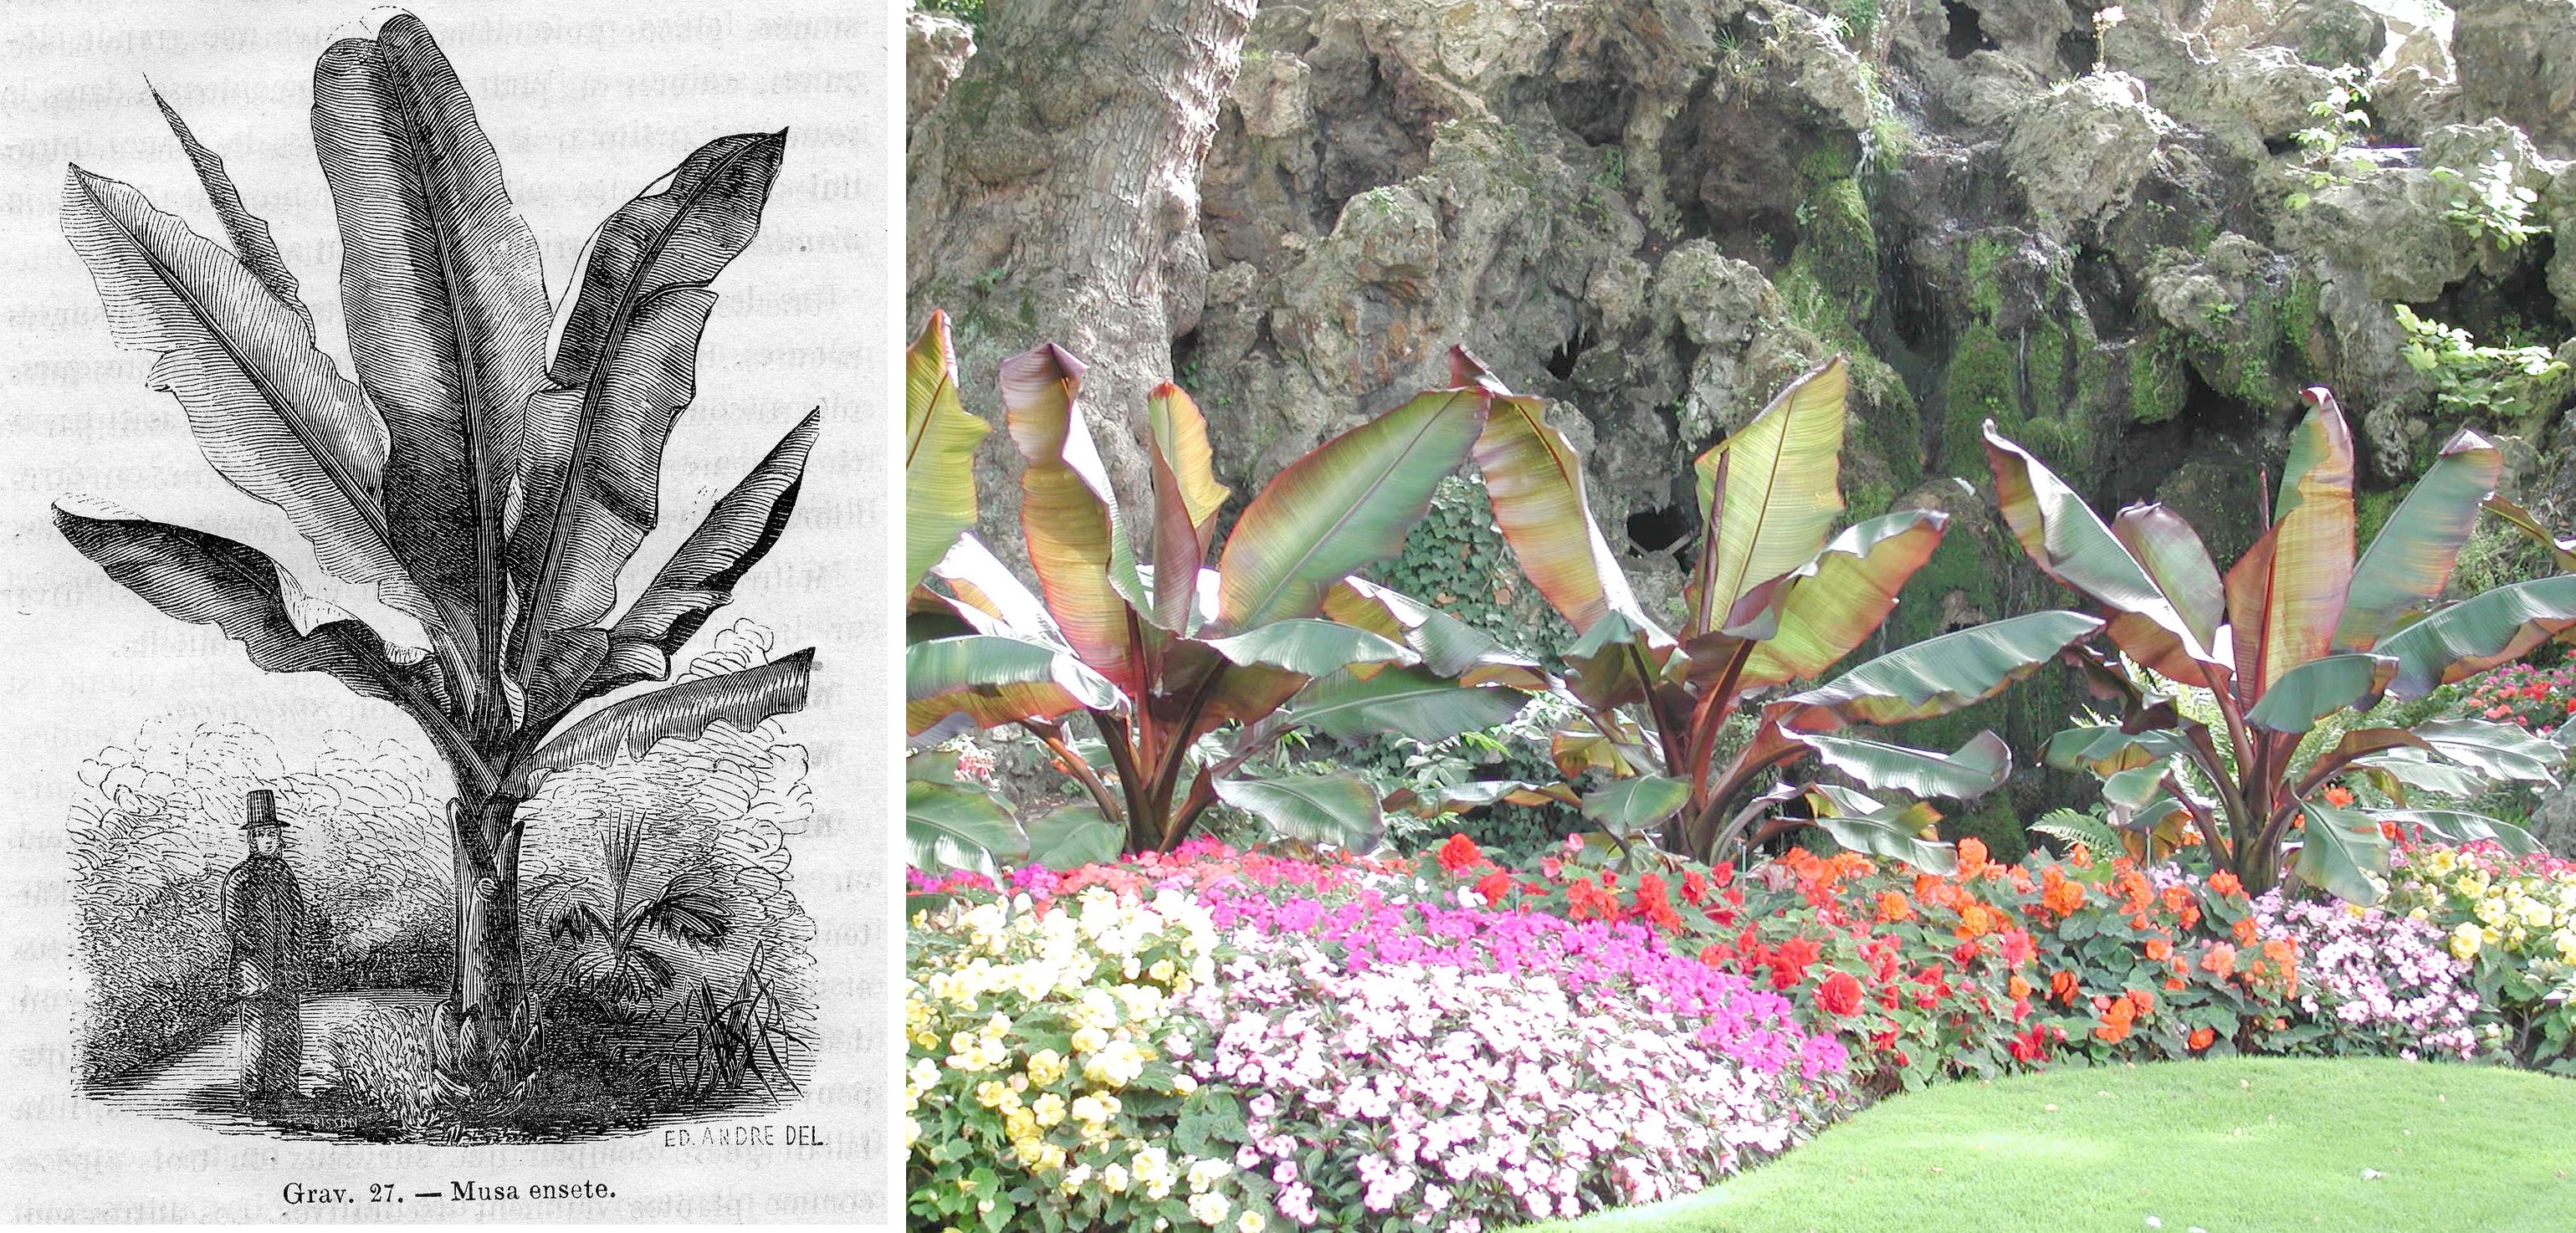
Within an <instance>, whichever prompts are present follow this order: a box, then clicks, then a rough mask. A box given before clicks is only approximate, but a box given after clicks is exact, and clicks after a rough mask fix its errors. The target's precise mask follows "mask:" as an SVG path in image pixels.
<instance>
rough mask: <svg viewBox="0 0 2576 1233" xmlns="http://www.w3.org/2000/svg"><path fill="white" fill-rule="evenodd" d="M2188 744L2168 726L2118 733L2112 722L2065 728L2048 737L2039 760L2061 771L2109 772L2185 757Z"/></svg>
mask: <svg viewBox="0 0 2576 1233" xmlns="http://www.w3.org/2000/svg"><path fill="white" fill-rule="evenodd" d="M2190 752H2191V745H2190V742H2188V741H2186V740H2185V739H2184V738H2183V736H2182V734H2181V733H2179V732H2175V731H2172V730H2171V729H2149V730H2147V731H2144V732H2122V731H2121V730H2120V729H2119V726H2118V725H2116V724H2098V725H2090V726H2086V727H2079V728H2068V729H2066V730H2064V731H2062V732H2059V733H2057V734H2056V735H2054V736H2051V737H2049V738H2048V743H2047V744H2046V745H2043V746H2041V748H2040V761H2042V762H2045V763H2047V764H2048V765H2050V766H2054V767H2059V768H2061V769H2064V770H2086V771H2091V772H2093V773H2094V774H2096V775H2110V774H2114V773H2116V772H2119V771H2125V770H2128V769H2129V768H2131V767H2135V766H2145V765H2147V764H2149V763H2151V762H2152V763H2158V764H2161V763H2163V762H2164V760H2166V759H2168V758H2179V757H2187V756H2189V755H2190Z"/></svg>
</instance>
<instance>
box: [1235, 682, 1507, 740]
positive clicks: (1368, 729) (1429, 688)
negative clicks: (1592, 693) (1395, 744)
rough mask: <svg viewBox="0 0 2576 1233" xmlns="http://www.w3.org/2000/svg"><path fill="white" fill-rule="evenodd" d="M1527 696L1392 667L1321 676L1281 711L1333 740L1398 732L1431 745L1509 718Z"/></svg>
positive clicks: (1492, 726)
mask: <svg viewBox="0 0 2576 1233" xmlns="http://www.w3.org/2000/svg"><path fill="white" fill-rule="evenodd" d="M1527 701H1528V695H1526V694H1523V693H1520V692H1518V691H1515V690H1508V689H1502V688H1499V687H1487V688H1477V687H1473V686H1462V685H1460V684H1458V683H1457V682H1456V681H1454V680H1449V679H1445V678H1443V677H1441V676H1439V675H1438V674H1436V673H1433V672H1431V671H1428V670H1426V669H1422V668H1391V669H1388V670H1386V671H1384V672H1380V673H1378V674H1376V675H1375V676H1371V677H1368V678H1366V679H1362V678H1360V677H1357V676H1353V675H1352V674H1350V673H1348V672H1336V673H1333V674H1331V675H1329V676H1322V677H1319V678H1317V679H1316V681H1315V682H1314V683H1313V684H1311V685H1308V686H1307V687H1306V688H1305V689H1304V690H1302V691H1300V692H1299V693H1298V695H1297V696H1296V697H1295V698H1292V699H1290V700H1289V703H1288V706H1287V707H1286V709H1285V710H1283V711H1282V712H1281V714H1282V715H1283V717H1285V718H1286V719H1287V720H1289V721H1290V722H1292V723H1297V724H1302V725H1304V726H1306V727H1310V728H1313V729H1315V730H1316V731H1318V732H1322V733H1324V734H1325V735H1327V736H1330V737H1333V738H1335V739H1336V740H1344V741H1352V740H1358V739H1361V738H1362V737H1365V736H1367V735H1369V734H1371V733H1376V732H1397V733H1401V734H1403V735H1405V736H1407V737H1410V738H1412V739H1414V740H1416V741H1420V742H1422V743H1423V744H1425V745H1432V744H1437V743H1439V742H1441V741H1445V740H1448V739H1450V738H1452V737H1455V736H1457V735H1458V734H1460V733H1462V732H1475V731H1480V730H1482V729H1486V728H1494V727H1500V726H1501V725H1503V724H1505V723H1509V722H1510V721H1511V718H1512V716H1514V715H1517V714H1519V713H1520V709H1521V706H1522V705H1523V704H1524V703H1525V702H1527Z"/></svg>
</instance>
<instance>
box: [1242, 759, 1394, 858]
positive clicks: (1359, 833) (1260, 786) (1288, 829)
mask: <svg viewBox="0 0 2576 1233" xmlns="http://www.w3.org/2000/svg"><path fill="white" fill-rule="evenodd" d="M1214 786H1215V788H1216V797H1217V799H1218V800H1221V801H1224V802H1225V803H1226V804H1229V805H1232V806H1234V807H1235V808H1237V809H1240V810H1242V811H1244V812H1245V813H1249V814H1251V815H1253V816H1255V817H1257V818H1260V819H1261V820H1262V821H1263V822H1266V823H1268V824H1269V827H1270V831H1271V833H1272V834H1274V835H1277V836H1278V837H1280V838H1284V839H1302V840H1304V841H1306V842H1308V843H1329V844H1334V845H1336V846H1339V847H1342V848H1347V849H1349V850H1351V851H1354V852H1367V851H1370V850H1372V849H1374V848H1376V847H1377V844H1378V840H1379V839H1380V838H1381V837H1382V836H1384V834H1385V833H1386V818H1385V815H1384V814H1382V813H1380V812H1379V810H1378V802H1377V789H1375V788H1372V787H1370V786H1369V785H1368V782H1367V781H1366V780H1363V779H1361V778H1360V777H1359V776H1357V775H1349V774H1341V773H1334V774H1326V775H1300V776H1294V777H1282V778H1277V779H1219V780H1217V781H1216V783H1215V785H1214Z"/></svg>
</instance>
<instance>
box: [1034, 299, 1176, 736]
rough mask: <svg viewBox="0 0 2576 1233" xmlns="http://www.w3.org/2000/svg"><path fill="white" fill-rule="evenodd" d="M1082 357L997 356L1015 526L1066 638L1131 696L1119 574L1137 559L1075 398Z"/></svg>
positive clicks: (1136, 692)
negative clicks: (1016, 481) (1014, 471)
mask: <svg viewBox="0 0 2576 1233" xmlns="http://www.w3.org/2000/svg"><path fill="white" fill-rule="evenodd" d="M1082 373H1083V365H1082V361H1080V360H1077V359H1075V358H1073V356H1072V355H1070V354H1067V353H1066V352H1065V351H1064V350H1063V349H1062V348H1060V347H1057V346H1056V345H1054V344H1053V343H1041V344H1039V345H1038V346H1037V347H1035V348H1034V349H1031V350H1029V351H1025V352H1022V353H1021V354H1019V355H1015V356H1012V357H1011V358H1009V359H1007V360H1004V361H1002V381H1001V384H1002V406H1003V409H1004V412H1005V421H1006V423H1007V426H1008V427H1009V430H1010V434H1011V442H1012V444H1014V445H1016V446H1018V447H1019V451H1020V457H1021V458H1023V459H1025V460H1026V461H1027V464H1028V465H1027V468H1026V469H1025V470H1023V471H1021V472H1020V531H1021V533H1022V535H1023V536H1024V537H1025V538H1026V539H1027V540H1028V546H1029V566H1030V567H1031V568H1032V569H1034V570H1036V571H1037V575H1038V586H1039V588H1040V589H1041V590H1043V591H1045V592H1046V602H1047V611H1049V612H1051V613H1053V614H1054V615H1055V622H1056V625H1057V626H1058V627H1059V628H1061V629H1063V631H1064V637H1065V641H1066V642H1069V643H1071V644H1072V645H1073V649H1074V650H1075V651H1076V652H1078V653H1080V654H1081V656H1082V658H1083V662H1085V663H1088V664H1090V665H1091V666H1092V667H1094V668H1097V669H1099V670H1100V673H1101V675H1103V676H1106V677H1108V678H1109V679H1110V681H1112V682H1113V683H1115V684H1116V685H1117V686H1118V687H1119V688H1120V689H1122V690H1124V691H1126V692H1127V694H1128V695H1129V696H1130V697H1136V696H1141V695H1143V694H1144V692H1145V686H1146V667H1145V664H1144V662H1143V660H1142V658H1141V653H1142V648H1140V647H1138V646H1137V645H1136V638H1137V630H1136V613H1135V609H1134V608H1133V607H1131V606H1130V605H1129V604H1128V601H1127V595H1126V593H1125V592H1127V591H1129V590H1133V589H1134V588H1133V587H1121V586H1120V585H1119V584H1118V582H1117V581H1116V577H1115V576H1117V575H1121V574H1123V575H1125V576H1127V577H1129V578H1133V577H1134V575H1135V571H1136V563H1135V557H1134V556H1132V555H1131V554H1130V553H1129V551H1128V547H1127V539H1126V537H1125V536H1124V535H1122V534H1120V532H1119V527H1118V500H1117V496H1116V494H1115V493H1114V492H1112V491H1111V489H1110V486H1109V472H1108V470H1107V468H1105V467H1104V466H1102V464H1101V461H1100V447H1099V445H1098V444H1097V443H1096V442H1094V441H1093V440H1092V437H1091V426H1090V423H1089V420H1088V418H1087V417H1086V415H1085V414H1084V409H1083V406H1082V404H1081V402H1080V401H1079V397H1078V396H1079V393H1080V391H1081V388H1082Z"/></svg>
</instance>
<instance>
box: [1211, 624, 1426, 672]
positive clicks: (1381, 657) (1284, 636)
mask: <svg viewBox="0 0 2576 1233" xmlns="http://www.w3.org/2000/svg"><path fill="white" fill-rule="evenodd" d="M1207 645H1209V646H1212V647H1215V648H1216V650H1217V653H1218V654H1221V655H1223V656H1225V657H1226V658H1227V659H1229V660H1232V661H1234V662H1235V663H1238V664H1241V665H1243V666H1245V667H1247V668H1248V667H1251V666H1252V665H1254V664H1268V665H1270V666H1271V667H1273V668H1285V669H1287V670H1288V671H1290V672H1295V673H1299V674H1301V675H1304V676H1323V675H1326V674H1328V673H1333V672H1339V671H1341V670H1342V669H1344V668H1348V667H1351V666H1353V665H1375V664H1409V663H1412V662H1414V660H1415V658H1416V656H1415V655H1414V653H1413V652H1412V650H1411V649H1409V648H1407V647H1406V646H1405V645H1404V644H1403V643H1400V642H1389V641H1387V640H1386V639H1384V638H1381V637H1378V636H1377V635H1376V634H1373V633H1370V632H1368V631H1367V630H1365V629H1354V628H1352V627H1350V626H1348V625H1344V624H1342V623H1340V622H1338V621H1326V620H1321V619H1318V618H1313V617H1300V618H1297V619H1295V620H1287V621H1272V622H1271V623H1269V624H1268V625H1264V626H1261V627H1260V628H1258V629H1251V630H1246V631H1244V632H1243V633H1240V634H1236V635H1235V636H1233V637H1231V638H1210V639H1208V640H1207Z"/></svg>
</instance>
